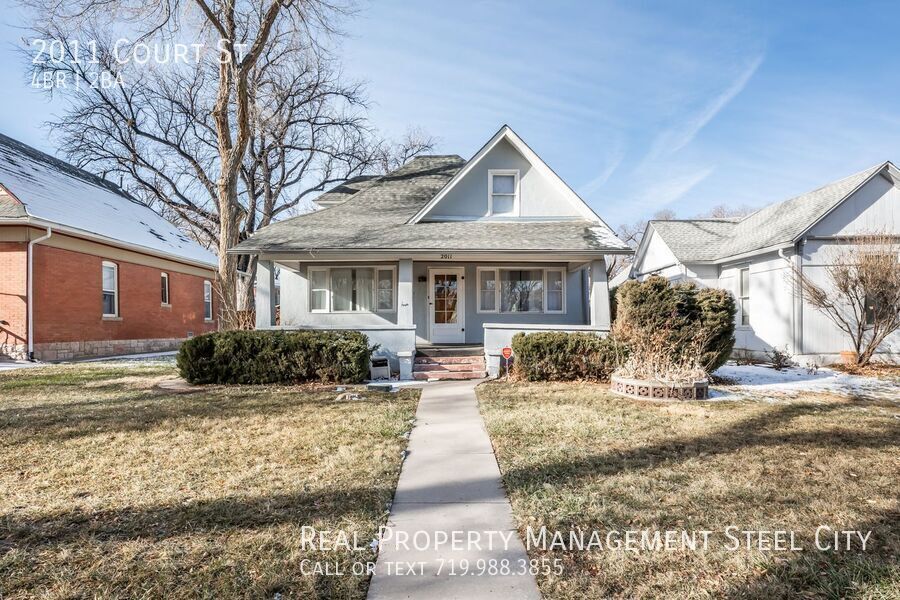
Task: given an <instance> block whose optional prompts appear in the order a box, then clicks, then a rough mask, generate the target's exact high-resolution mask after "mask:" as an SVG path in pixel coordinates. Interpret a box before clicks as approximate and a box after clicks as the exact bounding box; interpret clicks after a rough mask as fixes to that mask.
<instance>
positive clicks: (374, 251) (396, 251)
mask: <svg viewBox="0 0 900 600" xmlns="http://www.w3.org/2000/svg"><path fill="white" fill-rule="evenodd" d="M226 253H227V254H237V255H251V256H252V255H270V256H275V255H288V256H290V255H309V257H310V258H320V257H328V256H344V255H348V254H363V255H379V256H384V255H391V256H393V255H400V256H405V257H409V256H414V255H422V254H453V255H456V256H460V257H463V256H472V255H476V256H478V255H484V254H538V255H541V256H543V255H552V256H572V255H575V256H584V257H591V258H593V257H602V256H608V255H623V256H628V255H631V254H634V251H633V250H631V249H627V250H626V249H609V250H556V249H550V248H544V249H498V248H490V249H469V248H467V249H464V250H460V249H455V248H323V249H313V248H291V249H280V248H279V249H271V248H237V247H235V248H231V249H229V250H227V252H226ZM420 260H433V259H432V257H430V256H429V257H427V258H424V259H420ZM443 260H447V259H443Z"/></svg>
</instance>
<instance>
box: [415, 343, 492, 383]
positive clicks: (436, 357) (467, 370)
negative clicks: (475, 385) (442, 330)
mask: <svg viewBox="0 0 900 600" xmlns="http://www.w3.org/2000/svg"><path fill="white" fill-rule="evenodd" d="M482 352H483V351H482ZM426 353H427V354H428V355H425V354H426ZM426 353H422V352H419V353H417V356H416V360H415V362H414V363H413V379H418V380H419V381H434V380H439V381H443V380H446V379H481V378H482V377H484V376H485V375H486V369H485V364H484V354H483V353H482V354H481V355H480V356H448V354H452V352H451V351H447V350H444V351H442V352H431V351H426Z"/></svg>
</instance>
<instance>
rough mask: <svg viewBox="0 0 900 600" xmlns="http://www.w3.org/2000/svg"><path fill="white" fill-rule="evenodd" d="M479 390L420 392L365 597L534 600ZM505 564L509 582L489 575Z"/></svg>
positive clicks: (440, 387)
mask: <svg viewBox="0 0 900 600" xmlns="http://www.w3.org/2000/svg"><path fill="white" fill-rule="evenodd" d="M477 383H478V382H477V381H461V382H447V383H439V384H434V385H431V386H427V387H425V388H424V389H423V390H422V398H421V400H420V401H419V408H418V411H417V413H416V418H417V421H416V426H415V427H414V428H413V431H412V434H411V436H410V440H409V455H408V457H407V459H406V461H405V462H404V464H403V470H402V471H401V473H400V481H399V482H398V484H397V492H396V494H395V495H394V503H393V506H392V509H391V515H390V517H389V519H388V530H387V532H386V535H385V539H384V541H383V542H382V544H381V548H380V550H379V553H378V561H377V564H376V568H375V574H374V575H373V577H372V582H371V585H370V586H369V596H368V597H369V598H370V599H372V600H387V599H391V600H393V599H399V598H428V599H450V598H460V599H463V598H464V599H466V600H477V599H480V598H526V599H527V598H535V599H537V598H540V593H539V592H538V589H537V584H536V583H535V580H534V577H533V576H532V575H530V574H528V556H527V555H526V553H525V547H524V545H523V544H522V541H521V540H520V539H519V536H518V532H517V531H516V528H515V525H514V523H513V519H512V509H511V507H510V504H509V500H507V498H506V494H505V492H504V490H503V486H502V484H501V481H500V469H499V467H498V466H497V460H496V458H495V457H494V452H493V448H492V447H491V443H490V439H489V438H488V435H487V431H485V428H484V421H483V420H482V418H481V414H480V413H479V412H478V403H477V400H476V398H475V385H476V384H477ZM404 536H405V538H404ZM454 538H456V539H458V540H460V543H459V544H456V547H453V546H454V544H452V540H453V539H454ZM401 540H408V541H405V542H403V541H401ZM465 561H468V562H465ZM504 564H505V565H506V567H507V568H508V569H509V571H510V573H509V574H507V575H501V574H494V575H491V574H489V573H487V572H486V570H493V569H492V568H491V567H492V566H493V567H497V568H500V569H502V568H503V565H504ZM522 569H524V570H525V571H524V574H521V573H522Z"/></svg>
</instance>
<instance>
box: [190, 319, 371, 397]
mask: <svg viewBox="0 0 900 600" xmlns="http://www.w3.org/2000/svg"><path fill="white" fill-rule="evenodd" d="M374 350H375V348H374V347H371V348H370V347H369V339H368V338H367V337H366V336H365V335H364V334H362V333H359V332H357V331H220V332H216V333H208V334H205V335H201V336H197V337H195V338H192V339H189V340H187V341H185V342H184V343H183V344H182V345H181V349H180V350H179V351H178V357H177V364H178V370H179V371H180V372H181V376H182V377H184V378H185V379H186V380H187V381H189V382H191V383H198V384H202V383H220V384H223V383H224V384H229V383H245V384H262V383H298V382H303V381H322V382H336V383H359V382H361V381H363V380H365V379H366V378H367V377H368V374H369V359H370V358H371V355H372V352H373V351H374Z"/></svg>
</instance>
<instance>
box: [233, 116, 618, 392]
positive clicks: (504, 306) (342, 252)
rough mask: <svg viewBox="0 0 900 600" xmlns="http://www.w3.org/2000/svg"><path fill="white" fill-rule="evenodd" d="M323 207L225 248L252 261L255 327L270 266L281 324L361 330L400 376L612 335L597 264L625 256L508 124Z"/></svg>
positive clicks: (349, 190) (360, 183) (264, 314)
mask: <svg viewBox="0 0 900 600" xmlns="http://www.w3.org/2000/svg"><path fill="white" fill-rule="evenodd" d="M318 202H319V203H320V205H322V206H324V207H326V208H324V209H323V210H319V211H317V212H314V213H311V214H307V215H302V216H299V217H295V218H292V219H288V220H285V221H281V222H279V223H275V224H273V225H270V226H268V227H265V228H263V229H261V230H260V231H259V232H257V233H256V234H254V235H253V236H252V237H251V238H249V239H248V240H246V241H244V242H242V243H241V244H239V245H238V246H236V247H235V248H233V249H232V250H230V252H233V253H245V254H246V253H249V254H257V255H258V256H259V269H258V276H257V278H258V280H257V286H256V289H257V296H256V299H257V302H256V315H257V327H258V328H273V327H275V325H274V320H273V317H274V304H273V302H274V297H273V294H272V289H273V272H274V268H275V266H276V265H277V267H278V269H279V272H280V279H281V281H280V283H281V304H280V309H281V321H280V324H279V327H281V328H293V329H352V330H358V331H362V332H364V333H365V334H366V335H368V336H369V339H370V340H371V341H372V342H373V343H377V344H380V346H381V351H382V352H384V353H386V354H387V355H388V357H389V358H390V359H391V362H392V365H393V366H394V368H395V369H399V370H400V372H401V376H403V377H404V378H407V377H411V376H414V377H416V378H420V379H424V378H429V377H432V376H435V375H439V376H441V377H453V378H463V377H476V376H483V375H484V371H485V366H486V367H487V370H488V371H489V372H490V373H492V374H495V373H497V371H498V368H499V365H500V358H499V357H500V352H501V350H502V348H503V347H505V346H507V345H509V343H510V339H511V338H512V336H513V335H514V334H515V333H516V332H518V331H526V332H531V331H541V330H562V331H590V332H596V333H598V334H601V335H602V334H605V333H606V332H608V331H609V326H610V310H609V309H610V307H609V295H608V286H607V281H606V265H605V262H604V255H611V254H630V253H631V250H630V249H629V248H628V247H627V246H626V245H625V244H624V243H623V242H622V241H621V240H619V239H618V238H617V237H616V236H615V234H614V233H613V232H612V230H611V229H610V228H609V227H608V226H607V225H606V224H605V223H604V222H603V221H602V220H601V219H600V217H598V216H597V215H596V214H595V213H594V211H593V210H591V208H590V207H589V206H588V205H587V204H585V202H584V201H583V200H582V199H581V198H579V197H578V195H577V194H575V192H574V191H572V189H571V188H569V186H567V185H566V184H565V183H564V182H563V181H562V180H561V179H560V177H559V176H558V175H557V174H556V173H554V172H553V170H551V169H550V168H549V167H548V166H547V165H546V164H545V163H544V161H543V160H541V158H540V157H539V156H538V155H537V154H535V153H534V151H532V150H531V148H529V147H528V146H527V145H526V144H525V142H523V141H522V139H521V138H520V137H519V136H518V135H516V133H515V132H513V130H512V129H510V128H509V127H508V126H503V127H502V128H501V129H500V130H499V131H498V132H497V133H496V134H495V135H494V136H493V137H491V139H490V140H489V141H488V142H487V144H485V145H484V146H483V147H482V148H481V150H479V151H478V152H477V153H476V154H475V156H473V157H472V158H471V159H469V160H464V159H462V158H460V157H459V156H455V155H452V156H420V157H418V158H415V159H413V160H412V161H410V162H409V163H407V164H406V165H404V166H403V167H401V168H400V169H398V170H396V171H394V172H392V173H389V174H387V175H384V176H381V177H374V178H358V179H354V180H351V181H349V182H347V183H346V184H343V185H340V186H338V187H337V188H335V189H333V190H331V191H329V192H328V193H326V194H323V195H322V197H320V198H319V200H318ZM417 354H418V355H419V356H418V357H417V358H416V359H415V361H413V357H414V356H416V355H417ZM471 355H477V357H476V358H475V359H472V358H471ZM480 356H483V357H484V358H483V359H482V358H480ZM485 360H486V365H485V362H484V361H485ZM413 362H414V363H415V370H414V371H413V369H412V365H413Z"/></svg>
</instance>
